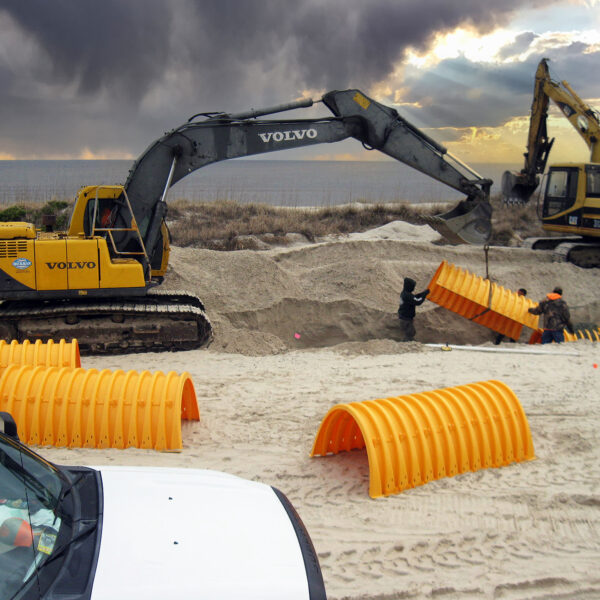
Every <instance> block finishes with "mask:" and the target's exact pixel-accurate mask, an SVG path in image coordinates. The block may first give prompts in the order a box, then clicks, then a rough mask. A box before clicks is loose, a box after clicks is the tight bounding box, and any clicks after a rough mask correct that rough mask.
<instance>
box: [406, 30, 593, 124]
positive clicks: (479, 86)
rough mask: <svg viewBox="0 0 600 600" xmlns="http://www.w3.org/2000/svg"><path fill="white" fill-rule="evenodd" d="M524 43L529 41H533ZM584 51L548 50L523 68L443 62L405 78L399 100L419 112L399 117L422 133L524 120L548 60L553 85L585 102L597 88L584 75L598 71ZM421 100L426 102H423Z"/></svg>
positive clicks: (572, 47)
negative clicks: (571, 91)
mask: <svg viewBox="0 0 600 600" xmlns="http://www.w3.org/2000/svg"><path fill="white" fill-rule="evenodd" d="M527 37H528V38H529V39H530V40H531V41H533V40H534V37H535V36H534V37H531V36H527ZM522 42H523V39H521V40H518V43H520V44H521V45H522ZM522 49H523V50H526V49H527V47H526V46H523V47H522ZM584 50H585V51H586V52H584ZM588 50H589V49H588V48H587V47H586V46H585V45H583V44H582V43H580V42H576V43H572V44H570V45H568V46H563V47H560V48H547V49H546V50H545V51H544V52H543V54H539V53H538V54H532V55H531V56H529V57H528V58H527V60H525V61H523V62H511V63H504V64H497V65H494V66H490V65H487V64H479V63H472V62H470V61H468V60H467V59H466V58H464V57H461V58H456V59H451V60H445V61H442V62H441V63H439V64H438V65H437V66H435V67H434V68H432V69H429V70H427V71H426V72H419V73H413V74H412V75H411V74H407V78H406V80H405V82H404V84H405V85H406V86H407V88H408V89H409V90H410V92H409V93H408V94H407V95H406V97H404V98H403V100H404V101H405V102H421V103H423V107H422V108H420V109H418V110H417V109H414V108H410V107H406V108H402V109H401V112H402V113H403V114H404V115H405V116H406V117H408V118H409V119H410V118H413V119H414V120H415V124H417V125H418V126H421V127H422V126H429V127H472V126H475V127H485V126H487V127H493V126H499V125H502V124H503V123H505V122H506V121H507V120H508V119H510V118H511V117H514V116H517V115H528V114H529V109H530V106H531V102H532V98H533V84H534V76H535V72H536V69H537V67H538V64H539V61H540V60H541V59H542V58H548V59H549V68H550V75H551V77H552V78H553V79H555V80H558V81H562V80H563V79H564V80H567V81H568V82H569V83H570V84H571V85H572V87H573V88H574V89H575V91H576V92H577V94H578V95H580V96H582V97H584V98H585V97H595V96H597V95H598V84H597V82H596V81H595V80H594V79H593V78H590V76H589V74H590V73H593V72H594V71H595V69H597V64H598V59H599V54H600V53H599V52H597V51H596V52H591V51H588ZM424 99H428V100H429V101H426V102H423V100H424Z"/></svg>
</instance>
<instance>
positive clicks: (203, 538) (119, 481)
mask: <svg viewBox="0 0 600 600" xmlns="http://www.w3.org/2000/svg"><path fill="white" fill-rule="evenodd" d="M95 468H96V469H97V470H98V471H100V473H101V477H102V484H103V501H104V513H103V523H102V535H101V543H100V553H99V556H98V564H97V568H96V574H95V578H94V584H93V589H92V596H91V597H92V600H109V599H110V600H114V598H128V599H130V600H134V599H137V598H140V599H144V600H153V599H157V600H159V599H160V600H164V599H165V598H169V600H177V599H180V598H181V599H182V600H183V599H185V600H192V599H196V598H206V599H209V598H210V599H211V600H214V599H218V598H232V599H234V598H235V599H238V598H244V599H257V600H258V599H260V600H266V599H269V598H273V599H277V600H281V598H286V600H295V599H298V600H299V599H301V598H302V599H307V598H308V597H309V589H308V583H307V575H306V569H305V565H304V560H303V556H302V551H301V549H300V545H299V542H298V538H297V535H296V532H295V530H294V527H293V525H292V522H291V521H290V518H289V516H288V513H287V512H286V510H285V509H284V507H283V505H282V503H281V501H280V500H279V498H278V497H277V495H276V494H275V492H274V491H273V489H272V488H271V487H269V486H267V485H265V484H262V483H257V482H253V481H248V480H245V479H241V478H239V477H236V476H234V475H228V474H226V473H220V472H217V471H208V470H198V469H166V468H147V467H135V468H132V467H95Z"/></svg>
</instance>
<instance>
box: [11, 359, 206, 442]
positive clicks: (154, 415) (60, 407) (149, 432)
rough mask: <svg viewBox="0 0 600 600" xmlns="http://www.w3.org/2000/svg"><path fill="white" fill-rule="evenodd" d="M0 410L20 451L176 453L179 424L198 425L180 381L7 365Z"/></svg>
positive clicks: (187, 386) (187, 385)
mask: <svg viewBox="0 0 600 600" xmlns="http://www.w3.org/2000/svg"><path fill="white" fill-rule="evenodd" d="M0 410H1V411H6V412H9V413H11V414H12V416H13V418H14V419H15V421H16V422H17V427H18V433H19V437H20V438H21V439H22V440H23V441H24V442H25V443H27V444H37V445H52V446H69V447H88V448H127V447H131V446H133V447H136V448H153V449H155V450H181V448H182V440H181V420H182V419H187V420H196V421H197V420H199V418H200V415H199V412H198V404H197V400H196V392H195V390H194V386H193V383H192V380H191V378H190V376H189V374H188V373H183V374H181V375H178V374H177V373H175V372H173V371H171V372H169V373H167V374H164V373H162V372H161V371H158V372H154V373H151V372H150V371H142V372H141V373H138V372H137V371H127V372H125V371H122V370H119V371H109V370H108V369H105V370H102V371H98V370H97V369H81V368H77V369H74V368H68V367H63V368H60V367H34V366H30V365H24V366H21V365H9V366H7V367H6V368H5V369H4V371H3V372H2V375H1V376H0Z"/></svg>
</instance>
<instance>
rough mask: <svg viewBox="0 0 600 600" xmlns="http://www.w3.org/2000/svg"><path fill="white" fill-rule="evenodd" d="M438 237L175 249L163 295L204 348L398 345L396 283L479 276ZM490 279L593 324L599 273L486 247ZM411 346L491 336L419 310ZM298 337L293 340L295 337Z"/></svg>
mask: <svg viewBox="0 0 600 600" xmlns="http://www.w3.org/2000/svg"><path fill="white" fill-rule="evenodd" d="M438 238H439V236H438V234H437V233H436V232H434V231H433V230H432V229H430V228H429V227H426V226H422V227H417V226H414V225H409V224H407V223H402V222H394V223H390V224H388V225H386V226H384V227H380V228H378V229H375V230H372V231H370V232H367V233H363V234H353V235H350V236H347V237H344V238H339V239H335V240H333V239H330V240H326V241H323V242H321V243H319V244H314V245H303V246H294V247H293V248H290V249H285V248H283V249H282V248H279V249H274V250H269V251H240V252H234V253H219V252H213V251H209V250H194V249H181V248H174V249H173V253H172V260H171V266H170V269H169V273H168V276H167V279H166V282H165V286H168V287H169V288H171V289H177V288H182V289H186V290H189V291H192V292H194V293H196V294H198V296H200V298H202V300H203V301H204V303H205V305H206V309H207V312H208V314H209V316H210V319H211V321H212V322H213V325H214V328H215V341H214V343H213V349H215V350H224V351H227V352H236V353H243V354H256V355H263V354H271V353H276V352H282V351H285V350H290V349H300V348H321V347H331V346H335V345H337V344H340V343H344V342H366V341H369V340H399V339H400V338H399V337H398V327H397V316H396V310H397V308H398V302H399V295H400V291H401V289H402V282H403V278H404V277H406V276H408V277H412V278H413V279H416V281H417V289H418V290H419V291H420V290H421V289H423V288H425V287H426V285H427V284H428V283H429V281H430V280H431V278H432V276H433V275H434V273H435V271H436V269H437V267H438V266H439V264H440V263H441V262H442V260H447V261H448V262H451V263H453V264H455V265H457V266H460V267H462V268H465V269H468V270H469V271H470V272H472V273H474V274H476V275H479V276H482V277H485V276H486V263H485V254H484V251H483V249H482V248H479V247H467V246H459V247H456V246H454V247H453V246H442V245H434V244H432V241H435V240H437V239H438ZM487 271H488V272H489V275H490V277H491V279H492V280H494V281H496V282H498V283H499V284H500V285H502V286H504V287H506V288H508V289H512V290H516V289H518V288H519V287H526V288H527V290H528V293H529V296H530V297H531V298H533V299H536V300H538V299H541V298H543V297H544V296H545V294H546V293H547V292H548V291H551V290H552V288H553V287H554V286H555V285H561V286H562V287H563V289H564V296H565V299H566V300H567V301H568V302H569V304H570V306H571V308H572V311H573V320H574V321H575V322H579V323H589V322H600V301H599V299H598V295H597V290H598V289H599V284H600V272H598V270H597V269H596V270H582V269H578V268H577V267H574V266H573V265H569V264H561V263H553V262H551V255H550V254H549V253H548V254H546V253H542V252H537V253H536V252H533V251H531V250H526V249H520V248H499V247H498V248H497V247H494V248H491V249H490V251H489V264H488V268H487ZM415 325H416V328H417V338H416V339H417V341H420V342H440V343H446V342H447V343H453V344H481V343H485V342H487V341H491V340H492V339H493V337H494V334H493V333H492V332H490V330H488V329H486V328H485V327H482V326H480V325H477V324H473V323H470V322H468V321H466V320H465V319H464V318H462V317H459V316H456V315H454V314H453V313H451V312H449V311H447V310H446V309H443V308H441V307H438V306H437V305H435V304H433V303H431V302H426V303H425V304H424V305H423V307H422V308H421V310H419V311H418V314H417V318H416V321H415ZM296 334H299V335H300V337H298V335H296Z"/></svg>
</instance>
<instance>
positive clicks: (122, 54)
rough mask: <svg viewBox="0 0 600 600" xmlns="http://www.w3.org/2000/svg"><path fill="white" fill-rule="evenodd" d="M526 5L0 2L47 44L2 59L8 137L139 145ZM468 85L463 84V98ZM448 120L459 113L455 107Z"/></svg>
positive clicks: (477, 1) (345, 78) (40, 148)
mask: <svg viewBox="0 0 600 600" xmlns="http://www.w3.org/2000/svg"><path fill="white" fill-rule="evenodd" d="M538 3H539V2H538V0H531V1H530V2H529V3H526V4H527V5H528V6H534V5H536V4H538ZM523 4H524V3H523V2H522V1H521V0H495V1H493V2H492V1H482V0H461V2H449V1H448V0H370V1H369V2H365V1H364V0H360V1H359V0H327V1H325V0H290V1H282V0H202V1H200V0H198V1H195V0H180V1H178V2H169V1H167V0H103V1H102V2H98V1H96V0H53V1H52V2H48V1H47V0H27V2H25V1H23V0H0V18H1V17H4V22H5V27H6V22H7V21H8V22H9V23H12V24H14V26H15V27H16V28H18V29H19V31H20V32H21V38H20V39H21V41H20V43H23V44H24V43H25V41H26V42H27V43H31V44H33V46H34V48H35V49H36V52H37V56H36V59H35V60H31V61H29V62H24V63H23V64H21V65H20V67H19V70H15V69H11V68H7V67H6V65H2V64H1V63H0V90H2V91H0V110H1V111H2V115H3V121H4V123H3V125H2V126H1V129H0V143H2V144H6V143H8V141H10V140H13V143H14V144H15V147H16V148H19V149H20V150H19V151H20V152H24V153H27V152H29V153H36V152H37V153H40V152H50V151H52V152H54V153H69V152H71V153H77V151H78V150H79V149H81V148H82V147H88V148H90V149H92V150H94V151H96V152H101V151H103V150H104V149H109V150H110V149H116V148H122V149H124V150H129V151H130V152H132V153H133V154H134V155H135V154H137V153H138V152H139V150H140V147H143V146H144V145H145V144H146V143H148V142H149V141H150V139H152V137H150V139H149V134H148V132H149V131H151V132H153V134H152V135H154V136H156V135H158V134H160V133H161V132H162V130H164V129H168V128H171V127H174V126H176V125H178V124H179V123H180V122H181V121H183V120H185V118H187V116H189V115H190V114H192V113H195V112H199V111H201V110H244V109H246V108H250V107H251V106H253V107H257V106H258V105H263V106H264V105H269V104H275V103H279V102H286V101H289V100H291V99H293V98H295V97H297V95H298V93H299V91H300V90H302V89H305V88H312V89H315V88H317V89H318V88H321V89H342V88H345V87H350V86H356V87H359V88H362V89H365V90H368V88H369V86H370V85H371V84H373V83H374V82H377V81H380V80H381V79H383V78H385V77H386V76H387V75H389V74H390V73H391V72H392V70H393V68H394V64H395V63H396V61H398V59H400V58H401V57H402V55H403V53H404V51H405V50H406V49H407V48H408V47H416V48H420V49H424V48H426V47H427V45H428V44H429V43H430V41H431V40H432V38H433V36H434V35H435V34H436V33H438V32H441V31H445V30H451V29H453V28H455V27H457V26H459V25H469V26H472V27H475V28H477V29H479V30H480V31H486V30H490V29H491V28H493V27H494V26H496V25H498V24H500V23H502V22H503V21H504V20H506V19H507V18H508V17H509V16H510V14H511V13H512V11H513V10H515V9H518V8H522V7H523ZM546 4H547V2H546ZM23 40H25V41H23ZM12 52H14V53H18V52H19V49H18V48H12ZM465 69H466V67H465ZM465 73H466V71H465ZM467 75H468V77H467V78H466V79H465V81H464V83H463V85H464V86H465V87H466V86H467V85H469V81H470V78H471V77H473V78H474V77H475V76H476V75H481V73H479V74H477V73H475V72H472V73H470V74H469V73H467ZM447 76H448V74H445V73H444V72H443V70H440V71H439V72H438V73H434V74H432V76H431V77H430V78H428V79H427V78H426V84H427V85H429V84H431V85H432V90H430V91H428V90H426V89H424V88H425V86H426V84H425V83H424V84H423V85H422V86H421V87H420V88H419V87H418V86H417V84H416V83H415V86H416V88H415V89H416V92H417V94H416V95H418V94H421V95H430V94H437V93H438V92H442V95H441V96H440V97H443V91H444V82H445V81H447V79H445V78H446V77H447ZM436 78H437V80H436ZM23 82H27V83H28V85H27V86H24V84H23ZM461 95H463V94H462V93H461V91H460V88H457V89H454V90H453V92H452V95H451V97H450V98H449V100H450V103H451V104H452V102H453V101H454V100H456V101H458V100H460V97H461ZM448 110H449V111H453V107H452V106H450V107H449V109H448ZM448 116H450V115H448ZM436 119H437V120H438V121H444V120H445V119H444V117H443V115H442V114H441V112H440V114H438V115H436ZM25 123H28V124H29V126H30V127H32V126H33V125H34V124H35V128H34V127H32V128H33V129H34V130H35V134H34V136H32V137H30V138H28V137H27V136H23V135H22V128H23V127H24V126H25ZM50 139H51V140H52V143H51V145H50ZM0 150H3V151H7V152H9V151H10V149H9V148H0Z"/></svg>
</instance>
